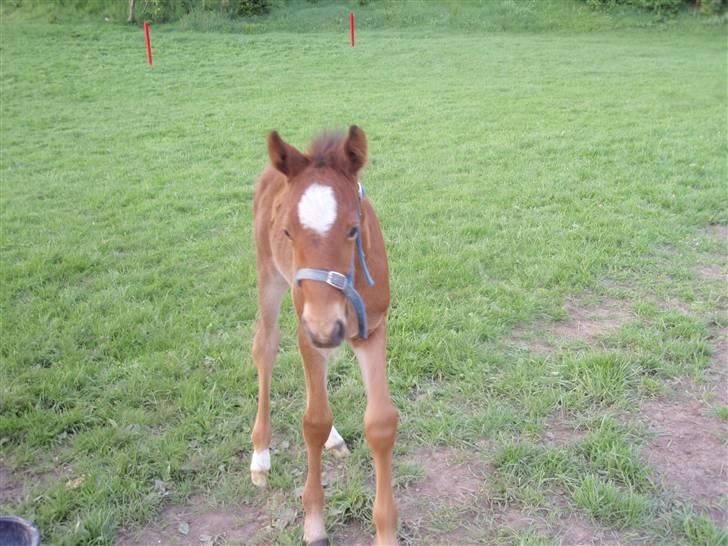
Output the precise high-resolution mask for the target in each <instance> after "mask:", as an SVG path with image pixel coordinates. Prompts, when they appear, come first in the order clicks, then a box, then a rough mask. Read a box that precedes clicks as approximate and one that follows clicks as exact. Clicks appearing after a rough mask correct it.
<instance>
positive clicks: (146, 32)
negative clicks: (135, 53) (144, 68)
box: [144, 21, 152, 64]
mask: <svg viewBox="0 0 728 546" xmlns="http://www.w3.org/2000/svg"><path fill="white" fill-rule="evenodd" d="M144 36H145V37H146V39H147V59H149V64H152V42H151V41H150V40H149V23H147V22H146V21H144Z"/></svg>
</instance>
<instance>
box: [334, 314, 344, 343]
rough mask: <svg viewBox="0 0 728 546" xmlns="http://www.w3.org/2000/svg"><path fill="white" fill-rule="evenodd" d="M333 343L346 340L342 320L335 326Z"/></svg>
mask: <svg viewBox="0 0 728 546" xmlns="http://www.w3.org/2000/svg"><path fill="white" fill-rule="evenodd" d="M331 339H332V341H335V342H336V343H338V342H340V341H341V340H342V339H344V323H343V322H341V321H340V320H337V321H336V326H334V332H333V335H332V336H331Z"/></svg>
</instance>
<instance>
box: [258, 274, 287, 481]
mask: <svg viewBox="0 0 728 546" xmlns="http://www.w3.org/2000/svg"><path fill="white" fill-rule="evenodd" d="M287 288H288V285H287V283H286V281H285V279H283V277H281V276H280V274H279V273H278V272H277V271H271V272H270V273H266V272H260V273H259V274H258V310H259V317H258V322H257V324H256V330H255V338H254V339H253V360H254V361H255V367H256V368H257V369H258V414H257V415H256V417H255V425H254V426H253V433H252V435H251V436H252V439H253V448H254V451H253V458H252V461H251V462H250V477H251V479H252V480H253V483H254V484H255V485H257V486H258V487H264V486H265V484H266V482H267V479H268V471H269V470H270V439H271V428H270V379H271V375H272V373H273V363H274V362H275V359H276V353H277V352H278V344H279V342H280V333H279V330H278V314H279V312H280V308H281V300H282V299H283V295H284V294H285V293H286V289H287Z"/></svg>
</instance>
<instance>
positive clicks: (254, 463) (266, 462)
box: [250, 449, 270, 472]
mask: <svg viewBox="0 0 728 546" xmlns="http://www.w3.org/2000/svg"><path fill="white" fill-rule="evenodd" d="M250 470H251V471H253V472H268V471H269V470H270V449H264V450H262V451H253V459H252V460H251V461H250Z"/></svg>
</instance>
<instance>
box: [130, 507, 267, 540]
mask: <svg viewBox="0 0 728 546" xmlns="http://www.w3.org/2000/svg"><path fill="white" fill-rule="evenodd" d="M157 520H158V521H157V523H155V524H154V525H152V526H150V527H148V528H146V529H142V530H141V531H139V532H138V533H122V534H121V535H120V536H119V537H118V542H117V544H119V546H151V545H153V544H162V545H164V546H213V545H217V544H231V545H233V544H234V545H242V544H254V543H255V541H256V538H255V537H256V535H257V534H258V532H259V531H260V530H261V529H263V528H264V527H266V526H267V525H268V524H269V523H270V517H269V516H268V515H266V514H265V513H263V512H262V511H260V510H257V509H254V508H251V507H249V506H246V505H239V506H234V507H218V508H214V509H210V508H209V507H204V506H203V504H202V500H201V499H200V498H193V499H191V501H190V503H189V504H187V505H184V506H179V505H175V506H168V507H167V508H165V509H164V510H163V511H162V513H161V514H160V515H159V517H158V518H157Z"/></svg>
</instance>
